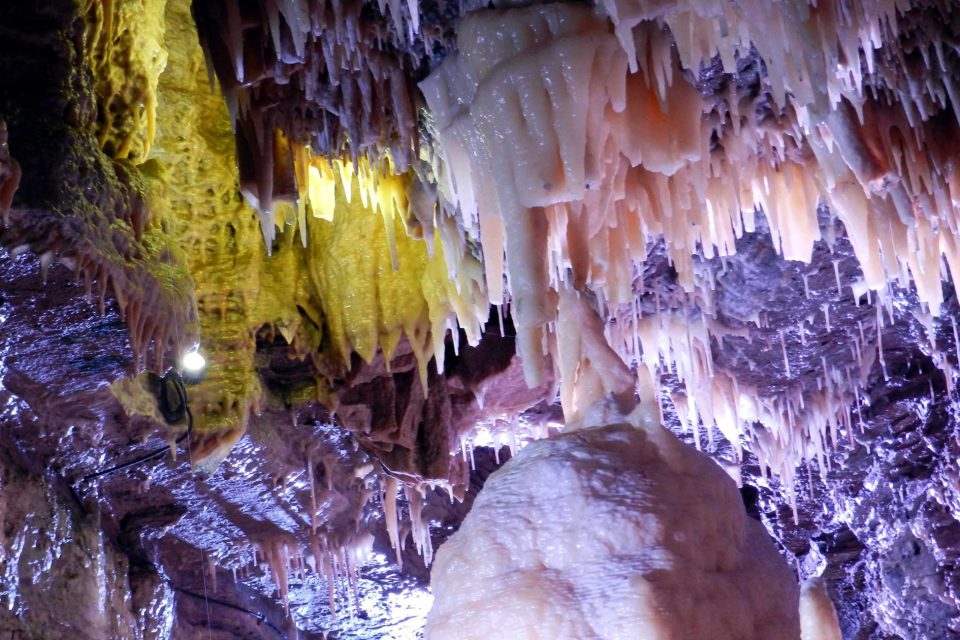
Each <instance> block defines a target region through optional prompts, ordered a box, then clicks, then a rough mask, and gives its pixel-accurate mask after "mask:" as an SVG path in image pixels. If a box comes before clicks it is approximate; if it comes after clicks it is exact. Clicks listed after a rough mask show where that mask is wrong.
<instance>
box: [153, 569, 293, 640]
mask: <svg viewBox="0 0 960 640" xmlns="http://www.w3.org/2000/svg"><path fill="white" fill-rule="evenodd" d="M161 575H162V574H161ZM163 578H164V580H165V582H166V583H167V584H168V585H170V588H171V589H173V590H174V591H176V592H177V593H182V594H183V595H185V596H190V597H191V598H196V599H197V600H203V601H204V602H209V603H212V604H218V605H220V606H221V607H226V608H228V609H233V610H234V611H239V612H241V613H245V614H247V615H248V616H251V617H253V618H256V620H257V622H258V623H261V624H264V625H266V626H267V627H269V628H270V629H271V630H272V631H273V632H274V633H276V634H277V635H278V636H280V637H281V638H283V640H289V637H288V636H287V634H286V633H284V632H283V631H282V630H281V629H280V628H279V627H278V626H277V625H275V624H273V623H272V622H270V619H269V618H267V616H266V614H264V613H263V612H262V611H251V610H250V609H245V608H244V607H241V606H240V605H238V604H233V603H232V602H227V601H226V600H220V599H219V598H211V597H209V596H205V595H202V594H199V593H196V592H195V591H189V590H187V589H181V588H180V587H178V586H176V585H174V584H173V582H172V581H171V580H170V578H167V577H166V576H163Z"/></svg>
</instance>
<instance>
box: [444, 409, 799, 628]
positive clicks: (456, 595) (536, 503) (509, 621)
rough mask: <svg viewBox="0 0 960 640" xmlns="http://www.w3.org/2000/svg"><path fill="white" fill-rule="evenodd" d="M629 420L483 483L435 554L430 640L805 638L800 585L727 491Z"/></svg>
mask: <svg viewBox="0 0 960 640" xmlns="http://www.w3.org/2000/svg"><path fill="white" fill-rule="evenodd" d="M635 421H636V422H638V420H631V421H630V422H635ZM627 422H628V420H627V419H624V420H623V421H622V423H621V424H612V425H609V426H601V427H595V428H590V429H585V430H583V431H577V432H572V433H567V434H564V435H561V436H559V437H556V438H553V439H549V440H541V441H538V442H533V443H531V444H529V445H527V447H526V448H524V449H523V450H522V451H521V452H520V453H519V454H518V455H517V456H516V457H515V458H513V459H511V460H510V461H509V462H508V463H507V464H506V465H504V467H503V468H502V469H500V470H499V471H497V472H496V473H495V474H493V475H492V476H491V477H490V478H489V480H488V481H487V483H486V486H485V487H484V489H483V491H482V492H481V493H480V495H479V496H478V497H477V500H476V502H475V503H474V505H473V508H472V509H471V511H470V513H469V515H468V516H467V518H466V519H465V520H464V522H463V525H462V526H461V528H460V529H459V531H457V533H455V534H454V535H453V536H452V537H451V538H450V539H449V540H448V541H447V542H446V543H444V545H443V546H442V547H440V549H439V551H438V553H437V557H436V561H435V563H434V567H433V573H432V576H431V584H432V588H433V592H434V595H435V601H434V606H433V608H432V610H431V611H430V614H429V616H428V618H427V625H426V638H427V639H428V640H448V639H450V640H452V639H456V640H470V639H472V638H476V639H481V638H482V639H484V640H497V639H503V640H507V639H509V640H534V639H539V640H554V639H556V638H577V639H579V640H591V639H600V638H604V639H617V638H623V639H627V638H629V639H631V640H704V639H705V638H709V639H710V640H781V639H782V640H796V639H797V638H798V637H799V636H800V624H799V619H798V611H797V602H798V598H799V595H798V588H797V583H796V579H795V578H794V576H793V574H792V572H791V570H790V568H789V567H788V566H787V563H786V562H785V560H784V559H783V558H782V557H781V556H780V555H779V554H778V552H777V550H776V548H775V547H774V545H773V543H772V542H771V540H770V539H769V537H768V536H767V534H766V531H765V530H764V529H763V526H762V525H761V524H760V523H759V522H756V521H754V520H752V519H749V518H748V517H747V516H746V513H745V511H744V508H743V504H742V502H741V499H740V495H739V493H738V492H737V489H736V487H735V486H734V483H733V481H732V480H731V479H730V478H729V477H728V476H727V474H726V473H724V471H723V469H721V468H720V467H719V466H718V465H717V464H716V463H714V462H713V461H711V460H710V459H709V458H707V457H706V456H705V455H703V454H701V453H699V452H697V451H696V450H694V449H693V448H692V447H689V446H687V445H684V444H682V443H681V442H680V441H678V440H677V439H676V438H675V437H674V436H673V435H672V434H671V433H670V432H668V431H667V430H666V429H663V428H662V427H660V426H655V427H646V428H637V427H636V426H634V424H629V423H627Z"/></svg>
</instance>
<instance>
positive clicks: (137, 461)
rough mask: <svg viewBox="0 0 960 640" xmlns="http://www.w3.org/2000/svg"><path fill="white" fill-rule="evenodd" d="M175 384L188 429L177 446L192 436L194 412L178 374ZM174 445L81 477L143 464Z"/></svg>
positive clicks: (165, 446) (88, 477) (85, 479)
mask: <svg viewBox="0 0 960 640" xmlns="http://www.w3.org/2000/svg"><path fill="white" fill-rule="evenodd" d="M174 384H175V385H176V389H177V393H178V395H179V396H180V400H181V402H182V404H183V407H184V410H185V414H186V418H187V430H186V432H185V433H184V434H183V435H181V436H180V437H179V438H177V440H176V442H175V443H174V444H173V447H176V445H178V444H180V443H181V442H183V441H184V440H185V439H186V438H188V437H189V436H190V434H191V433H192V432H193V413H192V412H191V411H190V405H188V404H187V390H186V389H185V388H184V386H183V380H181V379H180V377H179V376H177V377H176V378H174ZM173 447H171V445H169V444H168V445H164V446H163V447H161V448H159V449H155V450H154V451H151V452H150V453H146V454H144V455H142V456H139V457H137V458H134V459H133V460H128V461H126V462H121V463H120V464H116V465H114V466H112V467H110V468H108V469H104V470H103V471H96V472H94V473H88V474H87V475H85V476H83V478H81V481H82V482H86V481H87V480H93V479H94V478H100V477H102V476H105V475H107V474H110V473H113V472H115V471H120V470H122V469H127V468H129V467H133V466H136V465H138V464H141V463H143V462H147V461H149V460H153V459H155V458H159V457H161V456H163V455H164V454H166V453H167V452H168V451H170V450H171V449H172V448H173ZM72 489H73V486H72V485H71V490H72Z"/></svg>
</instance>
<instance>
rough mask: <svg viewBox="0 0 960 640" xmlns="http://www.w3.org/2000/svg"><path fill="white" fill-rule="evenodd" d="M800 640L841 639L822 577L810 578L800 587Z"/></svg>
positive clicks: (837, 622)
mask: <svg viewBox="0 0 960 640" xmlns="http://www.w3.org/2000/svg"><path fill="white" fill-rule="evenodd" d="M800 640H843V635H842V634H841V633H840V622H839V621H838V620H837V611H836V609H834V608H833V602H832V601H831V600H830V595H829V594H828V593H827V585H826V583H825V582H824V581H823V578H810V579H808V580H806V581H805V582H804V583H803V587H802V588H801V589H800Z"/></svg>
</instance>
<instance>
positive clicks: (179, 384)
mask: <svg viewBox="0 0 960 640" xmlns="http://www.w3.org/2000/svg"><path fill="white" fill-rule="evenodd" d="M168 375H169V374H168ZM164 378H166V376H164ZM173 380H174V386H175V388H176V390H177V395H178V396H179V399H180V402H181V404H182V406H183V408H184V414H185V416H186V418H187V430H186V432H185V433H183V435H181V436H180V437H179V438H177V440H176V442H174V444H173V445H169V444H168V445H165V446H163V447H161V448H159V449H155V450H154V451H151V452H150V453H146V454H144V455H142V456H138V457H136V458H134V459H133V460H127V461H126V462H121V463H120V464H115V465H113V466H112V467H109V468H108V469H104V470H102V471H97V472H94V473H88V474H87V475H85V476H83V478H81V481H83V482H86V481H87V480H93V479H94V478H100V477H102V476H105V475H108V474H110V473H114V472H115V471H120V470H122V469H128V468H130V467H133V466H136V465H138V464H141V463H144V462H147V461H149V460H153V459H154V458H159V457H160V456H162V455H164V454H166V453H167V452H169V451H170V450H171V449H172V448H175V447H176V445H178V444H180V443H181V442H183V441H184V440H186V439H187V438H188V437H190V434H191V433H192V432H193V413H192V412H191V411H190V405H189V404H187V390H186V389H185V388H184V386H183V380H182V379H181V378H180V376H179V375H177V376H176V377H174V378H173ZM161 392H162V386H161ZM75 484H76V483H75V482H74V483H70V484H69V488H70V494H71V495H72V496H73V498H74V500H76V501H77V503H78V504H79V505H80V508H81V510H83V511H86V509H84V508H83V502H82V501H81V500H80V497H79V496H78V495H77V491H76V489H75V488H74V485H75ZM140 561H141V562H146V563H148V564H149V565H151V566H152V567H153V569H154V571H156V572H157V575H159V576H160V577H161V579H162V580H163V581H164V582H165V583H166V584H167V585H168V586H169V587H170V588H171V589H173V590H174V591H176V592H177V593H182V594H183V595H186V596H190V597H191V598H196V599H198V600H203V601H204V602H207V603H213V604H216V605H220V606H221V607H226V608H228V609H233V610H234V611H239V612H241V613H245V614H247V615H248V616H251V617H253V618H255V619H256V620H257V622H258V623H259V624H264V625H266V626H267V627H269V628H270V630H272V631H273V632H274V633H276V634H277V635H278V636H279V637H280V638H282V640H289V637H288V636H287V634H286V633H284V632H283V630H282V629H280V628H279V627H277V625H275V624H273V623H272V622H270V620H269V619H268V618H267V616H266V614H264V613H263V612H262V611H251V610H250V609H246V608H244V607H241V606H240V605H236V604H233V603H232V602H227V601H226V600H220V599H219V598H211V597H209V596H207V595H205V594H203V595H202V594H199V593H196V592H194V591H190V590H188V589H183V588H181V587H178V586H177V585H175V584H173V581H172V580H171V579H170V578H169V577H168V576H166V575H165V574H164V573H162V572H161V571H160V570H159V569H158V567H157V565H156V564H154V563H153V562H150V561H149V560H146V559H143V558H141V559H140Z"/></svg>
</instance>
